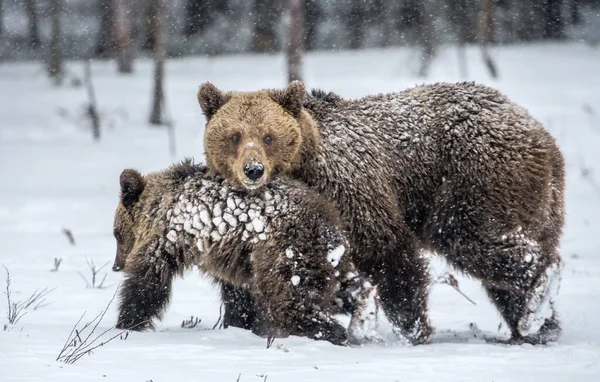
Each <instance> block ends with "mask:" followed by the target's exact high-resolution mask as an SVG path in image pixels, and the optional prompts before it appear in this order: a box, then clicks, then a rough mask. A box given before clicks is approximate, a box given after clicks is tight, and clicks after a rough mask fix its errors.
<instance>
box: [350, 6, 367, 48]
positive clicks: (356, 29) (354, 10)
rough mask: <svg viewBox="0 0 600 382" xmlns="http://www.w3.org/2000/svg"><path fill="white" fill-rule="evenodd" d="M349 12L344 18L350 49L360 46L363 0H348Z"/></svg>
mask: <svg viewBox="0 0 600 382" xmlns="http://www.w3.org/2000/svg"><path fill="white" fill-rule="evenodd" d="M349 5H350V14H349V15H348V18H347V20H346V28H347V30H348V38H349V44H350V49H358V48H360V47H362V44H363V36H364V26H365V14H366V7H365V2H364V1H363V0H350V2H349Z"/></svg>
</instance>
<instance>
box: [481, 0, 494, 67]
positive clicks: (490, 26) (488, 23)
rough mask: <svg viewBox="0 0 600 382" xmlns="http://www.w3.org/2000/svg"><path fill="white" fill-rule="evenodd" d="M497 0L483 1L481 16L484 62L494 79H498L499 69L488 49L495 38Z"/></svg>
mask: <svg viewBox="0 0 600 382" xmlns="http://www.w3.org/2000/svg"><path fill="white" fill-rule="evenodd" d="M495 7H496V0H483V1H482V4H481V9H480V14H479V41H480V44H481V55H482V57H483V62H484V63H485V66H486V67H487V69H488V71H489V72H490V75H491V76H492V77H493V78H498V69H497V68H496V64H495V63H494V61H493V60H492V56H490V53H489V50H488V47H489V46H490V44H491V43H492V42H493V38H494V9H495Z"/></svg>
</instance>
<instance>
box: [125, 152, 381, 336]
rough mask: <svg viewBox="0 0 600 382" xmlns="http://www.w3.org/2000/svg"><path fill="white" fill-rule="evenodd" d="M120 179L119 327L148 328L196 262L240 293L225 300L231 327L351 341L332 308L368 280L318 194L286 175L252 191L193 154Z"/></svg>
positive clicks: (349, 305) (343, 304)
mask: <svg viewBox="0 0 600 382" xmlns="http://www.w3.org/2000/svg"><path fill="white" fill-rule="evenodd" d="M120 183H121V200H120V202H119V205H118V207H117V211H116V214H115V223H114V235H115V238H116V240H117V256H116V260H115V266H114V269H116V270H117V269H123V270H124V272H125V274H126V278H125V281H124V284H123V286H122V288H121V295H120V296H121V302H120V308H119V317H118V322H117V327H118V328H131V329H133V330H143V329H146V328H151V327H152V319H154V318H160V316H161V315H162V313H163V311H164V309H165V307H166V304H167V303H168V301H169V298H170V293H171V284H172V281H173V278H174V277H175V276H176V275H180V276H181V275H183V272H184V271H185V270H186V269H189V268H192V267H195V266H197V267H199V268H200V270H201V271H203V272H204V273H205V274H207V275H209V276H211V277H212V278H213V279H214V280H215V281H216V282H218V283H221V284H222V285H227V286H228V288H229V290H230V291H231V290H237V291H238V292H237V293H238V295H237V296H236V295H230V296H229V297H231V298H232V300H231V301H229V305H228V304H226V309H233V312H231V311H230V312H227V311H226V313H225V316H226V317H230V319H231V320H233V322H234V324H235V323H238V322H243V323H244V324H245V325H247V326H246V327H248V328H251V329H253V330H254V331H255V332H257V333H258V334H266V333H269V334H279V335H286V334H295V335H303V336H307V337H310V338H314V339H323V340H328V341H330V342H332V343H335V344H344V343H346V342H347V337H348V336H347V330H346V329H345V328H343V327H342V326H340V325H339V324H338V323H337V322H336V321H334V320H333V319H332V315H333V314H335V313H340V312H342V311H346V312H349V313H352V311H353V310H354V308H355V307H356V306H357V305H356V304H355V303H356V302H357V301H358V300H359V299H361V298H362V296H363V295H364V296H367V295H369V293H371V292H370V291H369V290H365V289H364V288H370V286H369V285H368V283H364V282H363V280H362V279H361V278H360V277H359V276H356V275H355V274H354V273H353V272H352V271H353V267H352V266H351V264H350V262H349V257H348V256H343V255H344V252H345V250H346V247H347V243H346V240H345V238H344V236H343V231H342V230H341V228H340V224H339V218H338V216H337V214H336V212H335V210H333V209H332V207H331V205H330V203H327V202H326V201H324V200H323V199H322V198H321V197H320V196H319V195H318V194H315V193H314V192H311V191H310V190H308V189H307V188H306V187H305V186H303V185H301V184H299V183H297V182H294V181H289V180H285V179H282V180H278V181H275V182H273V183H272V184H270V185H268V186H267V187H266V188H265V189H264V190H261V191H260V192H256V193H253V194H249V193H247V192H246V191H244V190H240V189H236V188H235V187H232V186H231V185H230V184H229V183H227V182H226V181H224V179H223V178H221V177H219V176H216V175H214V174H211V173H210V172H208V171H207V170H206V168H205V167H203V166H198V165H194V164H192V163H191V162H189V161H186V162H183V163H181V164H178V165H174V166H172V167H170V168H169V169H167V170H164V171H160V172H155V173H151V174H148V175H146V176H142V175H141V174H140V173H139V172H137V171H135V170H125V171H123V173H122V174H121V179H120ZM363 287H364V288H363ZM240 291H242V292H240ZM239 293H242V294H241V295H242V296H244V293H246V294H247V295H248V296H249V297H250V298H251V300H252V301H251V302H248V301H247V298H246V299H242V301H241V302H240V299H239V298H238V297H239V296H240V294H239ZM371 295H372V293H371ZM240 303H245V304H246V306H241V307H240V305H239V304H240ZM359 305H360V303H359ZM357 314H358V315H356V316H355V317H356V318H357V319H359V318H360V317H361V316H360V314H362V313H360V312H357ZM236 315H237V317H236ZM241 316H243V317H241ZM355 317H353V319H354V318H355ZM363 318H364V317H363ZM249 320H250V321H251V322H248V321H249ZM356 324H357V325H359V326H360V325H361V323H358V322H357V323H356ZM235 326H242V325H235Z"/></svg>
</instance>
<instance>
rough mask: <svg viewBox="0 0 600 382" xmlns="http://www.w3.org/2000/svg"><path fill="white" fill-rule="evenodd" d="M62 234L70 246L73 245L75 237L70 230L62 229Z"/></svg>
mask: <svg viewBox="0 0 600 382" xmlns="http://www.w3.org/2000/svg"><path fill="white" fill-rule="evenodd" d="M62 233H64V234H65V236H66V237H67V239H68V240H69V243H70V244H71V245H75V237H73V232H71V230H70V229H68V228H63V230H62Z"/></svg>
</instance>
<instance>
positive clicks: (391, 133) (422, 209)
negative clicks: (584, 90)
mask: <svg viewBox="0 0 600 382" xmlns="http://www.w3.org/2000/svg"><path fill="white" fill-rule="evenodd" d="M198 100H199V102H200V106H201V107H202V110H203V112H204V114H205V116H206V118H207V124H206V128H205V138H204V150H205V154H206V159H207V164H208V166H209V167H210V168H211V169H212V170H213V171H215V172H217V173H220V174H222V175H223V176H224V177H225V178H227V179H228V180H229V181H231V182H233V183H235V184H237V185H239V186H241V187H245V188H247V189H259V188H260V187H264V185H266V184H268V183H269V182H270V181H271V180H272V179H274V178H276V177H277V175H278V174H287V175H289V176H291V177H293V178H295V179H298V180H301V181H303V182H304V183H305V184H307V185H308V186H310V187H311V188H313V189H314V190H316V191H318V192H319V193H320V194H321V195H323V196H326V197H328V198H330V200H332V201H333V203H334V204H335V205H336V207H337V208H338V209H339V211H340V213H341V215H342V221H343V223H344V224H345V226H346V228H347V229H348V231H349V232H350V235H349V239H350V244H351V247H352V248H353V251H352V254H353V255H354V258H353V259H352V260H353V262H354V263H355V264H356V266H357V268H358V269H359V270H360V271H362V272H363V273H364V274H366V275H369V276H371V277H372V279H373V281H374V283H375V284H376V285H377V287H378V292H379V296H380V298H381V304H382V307H383V310H384V312H385V313H386V315H387V316H388V318H389V319H390V321H391V322H392V323H393V324H394V326H395V328H397V329H399V330H400V331H401V333H402V334H403V335H404V336H406V337H407V338H408V339H409V340H410V341H411V342H412V343H415V344H419V343H427V342H429V341H430V339H431V335H432V333H433V329H432V327H431V325H430V323H429V317H428V314H427V287H428V281H429V278H428V270H427V264H426V262H425V259H424V258H423V257H422V256H421V255H420V251H421V250H423V249H425V250H431V251H434V252H436V253H439V254H441V255H443V256H444V258H445V259H446V260H448V262H449V263H450V264H452V265H453V266H454V267H455V268H457V269H459V270H460V271H463V272H464V273H466V274H468V275H470V276H472V277H475V278H477V279H479V280H481V281H482V283H483V285H484V287H485V289H486V291H487V293H488V295H489V296H490V298H491V300H492V301H493V303H494V304H495V305H496V306H497V307H498V310H499V311H500V313H501V314H502V316H503V318H504V320H505V321H506V322H507V324H508V326H509V327H510V329H511V331H512V339H513V340H514V341H515V342H522V341H527V342H532V343H539V342H546V341H552V340H556V338H557V336H558V334H559V332H560V326H559V321H558V318H557V316H556V314H555V311H554V300H555V296H556V293H557V289H558V284H559V279H560V272H559V268H560V267H559V265H560V256H559V252H558V245H559V239H560V236H561V231H562V227H563V223H564V185H565V179H564V161H563V157H562V154H561V152H560V151H559V149H558V147H557V145H556V143H555V141H554V139H553V138H552V136H551V135H550V134H549V133H548V132H547V131H546V130H545V129H544V128H543V126H542V125H541V124H540V123H539V122H538V121H536V120H535V119H534V118H532V117H531V116H530V115H529V114H528V113H527V112H526V111H525V110H524V109H523V108H521V107H519V106H517V105H516V104H514V103H513V102H511V101H510V100H509V99H507V98H506V97H505V96H504V95H502V94H501V93H499V92H498V91H496V90H494V89H491V88H489V87H485V86H482V85H477V84H473V83H458V84H447V83H438V84H433V85H424V86H417V87H415V88H412V89H409V90H406V91H403V92H398V93H391V94H385V95H384V94H379V95H373V96H367V97H364V98H361V99H356V100H346V99H342V98H341V97H339V96H337V95H335V94H332V93H324V92H321V91H313V93H312V94H311V95H309V94H307V92H306V90H305V89H304V85H303V84H302V83H300V82H293V83H291V84H290V85H289V87H288V88H286V89H282V90H261V91H256V92H247V93H245V92H228V93H224V92H221V91H220V90H219V89H217V88H216V87H215V86H214V85H212V84H210V83H205V84H204V85H202V87H201V88H200V91H199V93H198Z"/></svg>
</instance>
